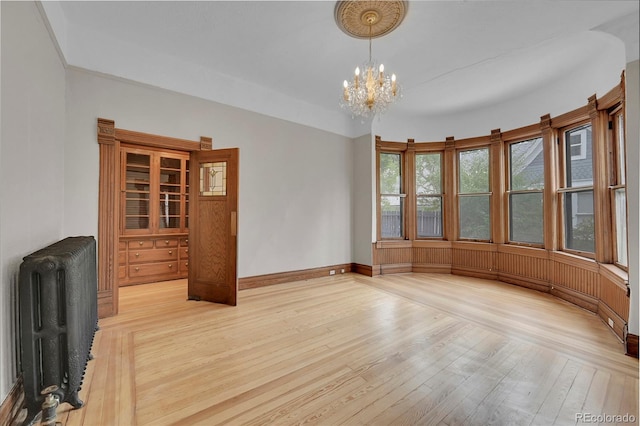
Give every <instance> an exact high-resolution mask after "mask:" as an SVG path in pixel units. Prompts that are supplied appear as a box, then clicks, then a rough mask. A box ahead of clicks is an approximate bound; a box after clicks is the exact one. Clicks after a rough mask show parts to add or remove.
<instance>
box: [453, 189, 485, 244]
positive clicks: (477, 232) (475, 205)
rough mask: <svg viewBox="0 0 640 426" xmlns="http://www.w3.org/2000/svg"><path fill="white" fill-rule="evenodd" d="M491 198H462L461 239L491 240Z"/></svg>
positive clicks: (479, 196)
mask: <svg viewBox="0 0 640 426" xmlns="http://www.w3.org/2000/svg"><path fill="white" fill-rule="evenodd" d="M489 217H490V216H489V196H488V195H471V196H469V195H467V196H462V197H460V238H471V239H476V240H489V239H490V235H491V234H490V231H491V228H490V222H489Z"/></svg>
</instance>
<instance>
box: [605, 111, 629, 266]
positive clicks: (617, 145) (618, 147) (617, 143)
mask: <svg viewBox="0 0 640 426" xmlns="http://www.w3.org/2000/svg"><path fill="white" fill-rule="evenodd" d="M608 114H609V117H608V120H609V123H610V125H609V132H608V141H607V142H608V149H609V154H610V161H609V167H610V173H609V179H610V181H609V194H610V196H609V199H610V203H611V220H612V223H611V248H612V252H613V253H612V256H613V259H612V261H613V263H614V264H615V265H616V266H617V267H618V268H620V269H622V270H624V271H627V272H628V271H629V267H628V263H629V255H628V249H629V239H628V231H627V235H626V236H625V241H626V242H627V244H626V246H627V253H625V256H626V258H627V264H626V265H625V264H623V263H621V262H620V253H619V252H618V238H619V235H618V223H617V220H618V217H617V209H616V192H617V191H619V190H624V192H625V220H626V223H625V224H624V225H625V229H627V230H628V227H629V224H628V221H629V205H628V203H627V202H626V192H627V185H626V176H627V170H626V157H627V156H626V143H627V138H626V135H625V133H624V129H625V125H626V123H625V121H626V118H625V117H626V116H625V111H624V104H623V103H620V104H618V105H616V106H615V107H613V108H611V109H609V111H608ZM620 120H622V122H623V123H622V124H623V125H622V131H620V128H619V125H618V124H619V121H620Z"/></svg>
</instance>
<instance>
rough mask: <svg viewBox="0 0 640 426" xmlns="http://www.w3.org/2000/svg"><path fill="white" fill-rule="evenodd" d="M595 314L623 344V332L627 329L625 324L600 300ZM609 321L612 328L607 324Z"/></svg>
mask: <svg viewBox="0 0 640 426" xmlns="http://www.w3.org/2000/svg"><path fill="white" fill-rule="evenodd" d="M596 313H597V314H598V316H599V317H600V318H601V319H602V322H604V323H605V324H607V326H608V327H611V330H612V331H613V333H614V334H615V335H616V336H618V338H619V339H620V341H622V342H624V330H625V329H626V327H627V322H626V321H625V320H624V319H623V318H621V317H620V315H618V314H617V313H616V311H614V310H613V309H611V307H610V306H608V305H607V304H606V303H604V302H603V301H602V300H600V302H599V303H598V312H596ZM609 320H611V321H613V327H612V326H611V324H609Z"/></svg>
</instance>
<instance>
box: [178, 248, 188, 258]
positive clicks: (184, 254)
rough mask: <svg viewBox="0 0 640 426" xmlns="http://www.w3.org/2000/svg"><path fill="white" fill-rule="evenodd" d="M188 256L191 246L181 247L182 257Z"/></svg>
mask: <svg viewBox="0 0 640 426" xmlns="http://www.w3.org/2000/svg"><path fill="white" fill-rule="evenodd" d="M188 258H189V248H188V247H186V248H185V247H180V259H188Z"/></svg>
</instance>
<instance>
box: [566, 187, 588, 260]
mask: <svg viewBox="0 0 640 426" xmlns="http://www.w3.org/2000/svg"><path fill="white" fill-rule="evenodd" d="M594 226H595V225H594V220H593V191H581V192H567V193H565V194H564V234H565V248H568V249H573V250H581V251H588V252H592V253H593V252H594V251H595V232H594V229H595V228H594Z"/></svg>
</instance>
